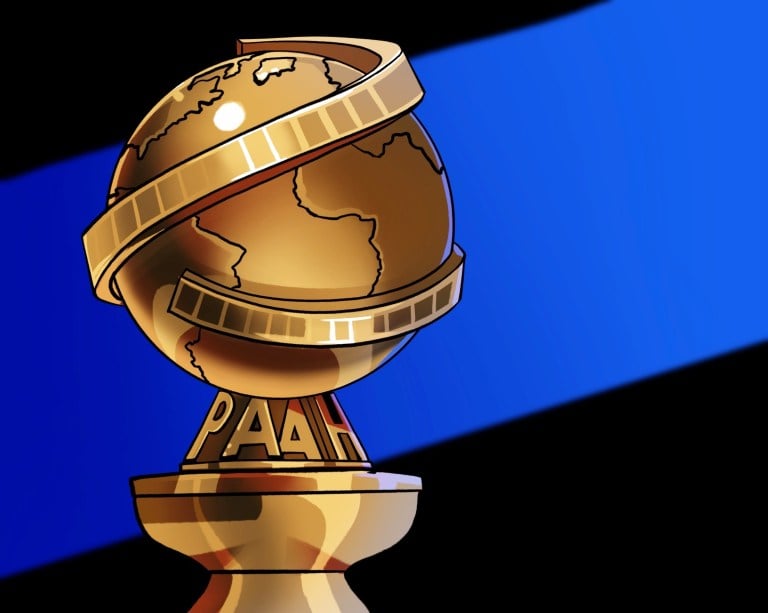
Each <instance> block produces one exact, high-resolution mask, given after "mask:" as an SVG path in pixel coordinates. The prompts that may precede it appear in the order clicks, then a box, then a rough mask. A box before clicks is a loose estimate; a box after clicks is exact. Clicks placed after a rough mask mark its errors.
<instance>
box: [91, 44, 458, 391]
mask: <svg viewBox="0 0 768 613" xmlns="http://www.w3.org/2000/svg"><path fill="white" fill-rule="evenodd" d="M363 42H364V41H358V40H347V39H318V40H317V41H312V40H306V39H300V40H299V39H284V40H272V41H261V42H260V41H241V47H242V48H243V49H248V50H249V51H248V52H247V55H243V56H240V57H237V58H234V59H232V60H229V61H227V62H222V63H221V64H218V65H216V66H214V67H211V68H209V69H206V70H204V71H202V72H201V73H199V74H198V75H195V76H194V77H192V78H191V79H189V80H188V81H186V82H185V83H182V84H181V85H179V86H178V87H177V88H176V89H174V90H173V91H172V92H171V93H170V94H168V96H167V97H166V98H165V99H163V100H162V101H161V102H160V103H159V104H158V105H157V106H156V107H155V108H154V109H153V110H152V111H150V113H149V114H148V115H147V116H146V118H145V119H144V121H143V122H142V123H141V125H140V126H139V128H138V129H137V130H136V132H135V133H134V134H133V136H132V137H131V139H130V140H129V142H128V144H127V145H126V147H125V149H124V151H123V153H122V155H121V156H120V159H119V161H118V163H117V166H116V169H115V173H114V176H113V180H112V186H111V191H110V196H109V199H108V207H107V210H106V212H105V213H104V214H103V215H102V216H101V217H100V218H99V219H98V220H97V221H96V223H95V224H94V225H93V226H92V227H91V228H90V229H89V230H88V231H87V232H86V233H85V237H84V240H85V245H86V253H87V254H88V261H89V262H90V265H91V269H92V272H93V273H94V274H93V277H92V280H93V282H94V284H95V290H96V294H97V296H99V297H101V298H103V299H105V300H107V301H110V302H120V301H122V303H123V304H124V305H125V306H126V307H127V308H128V310H129V311H130V313H131V315H132V317H133V318H134V320H135V321H136V323H137V324H138V325H139V327H140V328H141V329H142V331H143V332H144V333H145V335H146V336H147V338H148V339H149V340H150V341H151V342H152V343H153V344H154V345H155V346H156V347H157V348H158V349H159V350H160V351H162V352H163V353H164V354H165V355H166V356H167V357H168V358H169V359H171V360H172V361H174V362H175V363H176V364H178V365H179V366H181V367H182V368H183V369H184V370H186V371H187V372H188V373H190V374H192V375H193V376H195V377H197V378H199V379H202V380H203V381H206V382H209V383H211V384H213V385H215V386H217V387H220V388H224V389H231V390H237V391H238V392H240V393H243V394H247V395H250V396H260V397H265V398H284V397H293V396H310V395H313V394H318V393H322V392H325V391H329V390H333V389H337V388H339V387H342V386H344V385H347V384H349V383H352V382H353V381H356V380H357V379H359V378H361V377H363V376H365V375H367V374H369V373H370V372H372V371H373V370H375V369H376V368H378V367H379V366H381V365H382V364H384V363H385V362H386V361H387V360H388V359H389V358H391V357H392V356H393V355H395V353H396V352H397V351H399V350H400V349H401V348H402V347H403V346H404V345H405V344H406V343H407V342H408V341H409V340H410V338H411V337H412V336H413V334H414V333H415V332H416V331H417V330H418V329H419V328H421V327H423V326H425V325H427V324H429V323H431V322H433V321H435V320H436V319H438V318H439V317H441V316H443V315H444V314H446V313H447V312H448V311H450V310H451V309H452V308H453V307H454V306H455V305H456V303H457V302H458V301H459V299H460V295H461V279H462V272H463V259H464V256H463V253H462V251H461V249H460V248H459V247H458V246H456V245H455V244H454V243H453V204H452V199H451V194H450V190H449V187H448V181H447V176H446V172H445V168H444V167H443V163H442V161H441V159H440V156H439V154H438V152H437V149H436V148H435V147H434V145H433V143H432V141H431V139H430V137H429V135H428V134H427V132H426V130H425V129H424V128H423V126H422V125H421V124H420V123H419V121H418V120H417V119H416V117H415V116H413V115H412V114H410V113H409V112H408V111H410V109H411V108H412V106H413V105H414V104H415V103H416V102H418V100H419V99H420V98H421V96H422V95H423V92H422V90H421V87H420V86H419V84H418V81H417V80H416V78H415V76H414V75H413V72H412V70H411V68H410V65H409V64H408V62H407V60H406V59H405V57H404V56H403V55H402V53H401V52H400V50H399V49H398V48H397V46H396V45H392V44H391V43H383V42H378V41H374V42H372V43H371V45H370V48H369V49H367V48H365V46H363V45H362V43H363ZM293 45H296V46H295V47H294V46H293ZM311 50H314V51H316V52H318V53H319V52H320V51H323V52H328V53H333V55H330V56H321V55H314V54H311V53H310V51H311ZM377 58H378V59H377ZM345 61H349V62H351V64H345V63H343V62H345ZM238 109H239V110H238ZM375 109H379V111H381V112H380V113H378V112H374V111H375ZM233 113H234V115H233V116H234V119H232V118H231V117H230V115H232V114H233ZM382 113H383V114H382ZM228 117H229V119H227V118H228ZM217 118H218V119H217ZM222 118H223V119H222ZM225 120H226V121H233V122H235V121H240V124H238V127H237V128H236V129H233V130H232V131H230V132H228V131H225V130H222V125H223V126H224V127H229V124H226V121H225ZM225 124H226V125H225ZM232 125H234V123H233V124H232ZM333 126H336V127H335V128H334V127H333ZM318 143H320V144H318ZM318 147H319V148H318ZM276 151H280V152H282V153H280V155H277V154H276V153H275V152H276ZM214 155H215V156H216V160H217V161H216V162H215V163H214V162H213V161H212V160H213V157H212V156H214ZM243 156H245V157H243ZM246 158H247V160H246V161H245V162H244V161H243V160H244V159H246ZM270 160H271V161H270ZM275 160H281V161H279V163H278V162H277V161H275ZM262 162H263V163H262ZM233 177H236V178H233ZM99 227H103V228H105V229H103V231H102V230H99V229H98V228H99ZM106 228H108V230H109V231H107V229H106ZM100 233H102V234H100ZM109 237H111V238H109ZM112 239H114V240H112ZM110 241H112V242H111V243H110ZM99 245H101V246H99ZM109 245H112V246H111V247H110V246H109ZM94 250H96V251H98V252H99V253H98V254H97V253H96V251H94ZM110 288H111V290H110ZM299 373H301V374H302V376H301V379H300V381H299V380H298V379H297V376H298V374H299Z"/></svg>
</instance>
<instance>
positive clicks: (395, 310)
mask: <svg viewBox="0 0 768 613" xmlns="http://www.w3.org/2000/svg"><path fill="white" fill-rule="evenodd" d="M463 267H464V255H463V253H462V252H461V250H460V249H459V248H458V247H457V246H456V245H454V247H453V252H452V253H451V255H450V256H449V257H448V258H447V259H446V260H445V262H444V263H443V264H442V265H441V266H440V267H439V268H437V269H436V270H435V271H434V272H433V273H432V274H430V275H429V276H427V277H425V278H424V279H422V280H421V281H420V282H418V283H416V284H413V285H410V286H408V287H406V288H401V289H399V290H396V291H393V292H388V293H385V294H378V295H376V296H367V297H364V298H357V299H352V300H345V301H311V302H310V301H304V302H302V301H289V300H276V299H267V298H260V297H258V296H253V295H251V294H245V293H243V292H238V291H237V290H232V289H229V288H226V287H223V286H221V285H218V284H216V283H214V282H212V281H210V280H208V279H206V278H204V277H201V276H199V275H196V274H194V273H191V272H187V273H185V274H184V275H183V276H182V277H181V279H180V280H179V283H178V284H177V286H176V291H175V292H174V295H173V297H172V299H171V304H170V307H169V309H168V310H169V311H170V312H171V313H173V314H174V315H176V316H177V317H180V318H181V319H184V320H186V321H188V322H189V323H191V324H194V325H196V326H200V327H202V328H206V329H209V330H215V331H217V332H223V333H225V334H229V335H233V336H238V337H242V338H247V339H250V340H258V341H264V342H269V343H278V344H285V345H303V346H339V345H352V344H358V343H368V342H371V341H377V340H383V339H386V338H391V337H393V336H399V335H401V334H407V333H408V332H412V331H414V330H417V329H419V328H421V327H422V326H425V325H427V324H429V323H431V322H433V321H435V320H436V319H438V318H440V317H442V316H443V315H445V314H446V313H447V312H448V311H450V310H451V309H452V308H453V307H454V306H456V304H457V303H458V302H459V299H460V298H461V285H462V283H461V280H462V273H463Z"/></svg>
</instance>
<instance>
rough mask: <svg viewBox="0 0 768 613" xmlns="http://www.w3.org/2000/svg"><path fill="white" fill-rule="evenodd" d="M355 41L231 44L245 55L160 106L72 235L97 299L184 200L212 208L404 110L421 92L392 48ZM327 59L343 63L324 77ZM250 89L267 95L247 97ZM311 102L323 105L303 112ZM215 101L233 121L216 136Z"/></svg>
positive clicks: (172, 94) (191, 82)
mask: <svg viewBox="0 0 768 613" xmlns="http://www.w3.org/2000/svg"><path fill="white" fill-rule="evenodd" d="M358 42H359V43H362V45H360V44H356V43H355V41H354V39H347V40H343V41H342V40H337V39H330V38H326V39H316V40H302V39H280V40H271V41H270V40H265V41H257V40H254V41H241V42H240V48H241V49H246V48H247V49H248V52H246V53H247V55H241V56H240V57H238V58H237V59H236V60H232V61H228V62H223V63H221V64H218V65H216V66H213V67H211V68H209V69H208V70H206V71H203V72H202V73H199V74H197V75H195V76H194V77H193V78H191V79H190V80H189V81H187V82H185V83H182V84H181V85H179V87H177V88H176V89H175V90H173V91H172V92H170V93H169V94H168V96H166V98H164V99H163V100H161V101H160V102H159V103H158V104H157V105H156V106H155V108H154V109H153V110H152V111H150V113H149V114H148V115H147V117H146V118H145V120H144V121H143V122H142V124H141V125H140V126H139V128H138V129H137V131H136V132H135V133H134V135H133V136H132V137H131V139H130V140H129V143H128V146H127V147H126V149H125V151H124V153H123V155H122V156H121V159H120V161H119V162H118V165H117V168H116V171H115V175H114V177H113V181H112V185H111V188H110V200H109V205H110V208H109V209H108V210H107V211H106V212H105V213H104V214H103V215H102V216H101V217H100V218H99V219H98V220H97V221H96V222H95V223H94V224H93V225H92V226H91V228H89V230H88V231H87V232H86V233H85V235H84V237H83V240H84V243H85V250H86V257H87V259H88V263H89V267H90V270H91V280H92V282H93V284H94V286H95V289H96V293H97V295H98V296H99V297H100V298H102V299H104V300H110V301H119V300H120V296H119V294H118V295H114V291H113V295H110V293H109V291H110V290H113V288H110V287H109V283H110V282H111V277H112V275H113V274H114V272H115V270H116V269H117V267H119V265H120V264H121V263H122V261H123V260H124V258H125V257H127V256H128V255H130V254H131V252H132V251H133V249H132V247H134V246H135V245H132V243H133V241H135V240H136V239H140V238H141V237H142V236H144V235H146V234H147V233H149V234H154V233H157V232H159V231H161V230H162V229H165V227H168V225H170V224H171V223H173V221H174V220H178V217H175V215H176V214H177V213H180V212H182V211H183V210H184V209H186V208H187V207H189V206H190V205H191V204H193V203H194V202H196V201H198V200H200V199H203V198H205V197H209V198H208V199H207V200H206V201H205V202H204V203H202V204H203V206H205V205H210V204H212V203H214V202H216V201H217V200H219V199H221V198H214V199H212V198H210V196H211V194H215V193H216V192H218V191H219V190H222V189H224V188H226V187H228V186H230V187H231V186H233V185H236V184H238V183H241V182H242V183H244V185H240V186H238V187H237V188H236V189H230V190H229V191H228V192H225V194H231V193H234V192H235V191H239V190H242V189H246V188H247V187H252V186H253V185H256V184H258V183H260V182H262V181H264V180H266V179H267V178H271V177H273V176H275V175H277V174H279V173H281V172H285V171H286V170H289V169H290V168H293V167H295V166H296V165H297V164H298V163H303V162H306V161H308V160H310V159H312V158H314V157H317V156H319V155H321V154H322V153H324V152H327V151H328V150H330V149H331V148H334V147H338V146H340V145H342V144H344V143H346V142H349V140H350V138H351V137H356V136H359V135H360V134H365V133H367V132H369V131H370V130H371V129H373V128H375V127H376V126H378V125H380V124H382V123H384V122H386V121H388V120H391V119H393V118H395V117H397V116H398V115H400V114H402V113H403V112H405V111H407V110H408V109H410V108H412V107H413V106H415V105H416V104H417V103H418V102H419V100H420V99H421V97H422V96H423V91H422V89H421V86H420V84H419V82H418V80H417V79H416V77H415V75H414V74H413V71H412V69H411V68H410V65H409V64H408V62H407V60H406V59H405V56H404V55H403V54H402V52H401V51H400V49H399V47H397V46H396V45H394V44H392V43H387V42H383V41H358ZM299 49H300V50H301V51H299ZM302 51H303V52H302ZM286 53H290V56H286ZM308 54H312V55H308ZM336 55H340V56H341V57H343V58H344V59H345V60H346V61H347V62H348V65H345V64H341V66H340V67H339V69H338V70H337V71H334V68H335V67H336V66H338V65H339V63H338V62H337V61H335V60H334V56H336ZM249 64H251V66H249ZM297 64H298V66H297ZM356 65H357V66H360V67H361V68H363V69H366V68H367V69H368V70H367V71H366V72H367V74H366V72H363V71H361V70H360V69H359V68H357V66H356ZM291 72H295V73H298V74H300V76H301V78H302V81H301V86H295V85H293V86H292V85H291V84H288V85H286V86H284V87H280V85H281V83H280V77H281V76H283V73H291ZM249 75H252V79H249V78H246V77H247V76H249ZM361 77H365V78H364V79H362V78H361ZM337 79H344V81H338V80H337ZM268 81H269V87H264V86H265V85H266V83H267V82H268ZM275 83H278V85H277V86H275V85H274V84H275ZM350 83H352V84H353V85H352V86H351V87H349V85H350ZM258 87H264V89H265V90H269V94H268V95H254V92H253V90H254V88H258ZM275 88H277V91H273V89H275ZM319 99H323V104H322V106H319V105H317V104H312V103H314V102H316V101H317V100H319ZM216 102H218V103H219V104H218V109H219V111H220V110H221V109H225V110H226V109H233V111H234V112H237V111H236V109H238V108H239V109H240V110H239V112H241V113H242V114H243V120H242V121H241V122H240V123H237V124H236V125H235V127H233V128H231V129H230V128H229V126H228V125H227V124H224V127H222V121H218V122H217V121H216V118H217V116H220V115H219V114H218V111H216V112H214V111H213V109H210V111H211V112H209V113H205V112H204V111H205V110H206V107H208V106H211V105H213V104H214V103H216ZM225 105H232V106H225ZM234 105H236V106H234ZM328 107H332V109H333V111H332V113H333V116H334V118H335V119H336V120H335V121H334V119H332V118H331V116H330V115H328V113H327V111H326V110H325V109H326V108H328ZM224 115H227V113H225V114H224ZM209 116H210V118H209ZM230 121H231V122H232V123H234V121H235V120H234V119H232V120H230ZM180 125H183V128H182V129H181V130H180V129H178V126H180ZM233 131H236V134H235V135H234V136H236V137H235V138H232V136H233V135H232V134H230V132H233ZM246 179H249V180H248V181H246ZM126 194H127V195H126ZM195 212H197V211H187V212H186V215H185V216H189V215H190V214H194V213H195Z"/></svg>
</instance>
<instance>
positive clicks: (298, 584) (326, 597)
mask: <svg viewBox="0 0 768 613" xmlns="http://www.w3.org/2000/svg"><path fill="white" fill-rule="evenodd" d="M244 603H247V604H246V605H245V607H244ZM254 605H255V608H252V607H253V606H254ZM254 610H257V611H264V612H265V613H283V612H285V613H336V612H338V611H343V612H344V613H364V612H366V611H367V610H368V609H366V607H365V605H363V603H362V602H361V601H360V599H359V598H358V597H357V596H355V594H354V592H353V591H352V590H351V589H350V588H349V585H348V584H347V582H346V580H345V579H344V575H343V574H342V573H213V574H211V580H210V582H209V584H208V588H207V589H206V591H205V593H204V594H203V596H202V597H201V598H200V599H199V600H198V601H197V603H195V605H194V607H193V608H192V609H191V613H210V612H211V611H221V612H222V613H236V612H241V611H249V612H250V611H254Z"/></svg>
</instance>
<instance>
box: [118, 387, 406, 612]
mask: <svg viewBox="0 0 768 613" xmlns="http://www.w3.org/2000/svg"><path fill="white" fill-rule="evenodd" d="M229 397H230V396H229V394H228V393H226V392H220V393H219V396H217V398H216V400H215V401H214V404H213V407H212V411H211V415H212V416H209V419H208V420H207V421H206V424H205V425H204V428H203V430H202V432H203V433H204V435H203V436H201V437H198V440H197V441H196V442H195V443H194V444H193V446H192V449H191V450H190V454H189V455H188V456H187V463H185V464H183V465H182V470H181V471H180V472H178V473H174V474H168V475H155V476H146V477H137V478H135V479H133V480H132V487H133V496H134V501H135V505H136V514H137V516H138V519H139V522H140V523H141V525H142V527H143V528H144V531H145V532H146V533H147V535H148V536H149V537H150V538H152V539H153V540H155V541H157V542H158V543H161V544H162V545H165V546H166V547H169V548H171V549H173V550H175V551H178V552H180V553H182V554H184V555H186V556H188V557H190V558H192V559H194V560H196V561H197V562H199V563H200V564H202V565H203V566H204V567H205V568H207V569H208V570H209V571H210V572H211V579H210V582H209V585H208V588H207V589H206V591H205V592H204V594H203V595H202V597H201V598H200V599H199V600H198V602H197V603H196V604H195V606H194V607H193V609H192V611H195V612H197V613H214V612H219V611H222V612H234V611H263V612H265V613H310V612H311V613H332V612H342V613H355V612H358V611H366V610H367V609H366V608H365V606H364V605H363V603H362V602H361V601H360V600H359V599H358V598H357V596H355V594H354V593H353V592H352V590H351V588H350V587H349V586H348V585H347V582H346V580H345V578H344V572H345V571H346V570H347V568H349V566H351V565H352V564H354V563H355V562H358V561H359V560H362V559H364V558H367V557H370V556H372V555H374V554H376V553H379V552H380V551H383V550H384V549H387V548H389V547H391V546H392V545H394V544H395V543H397V542H398V541H399V540H400V539H401V538H402V537H403V536H405V534H406V533H407V532H408V530H409V529H410V527H411V525H412V523H413V519H414V517H415V515H416V506H417V502H418V494H419V492H420V491H421V479H420V478H418V477H412V476H408V475H398V474H392V473H378V472H374V471H371V470H370V465H369V464H367V461H366V458H365V457H363V454H364V452H363V450H362V448H361V447H360V446H359V444H358V441H357V439H356V437H354V436H353V435H354V432H353V431H352V430H351V429H350V428H349V427H348V422H347V421H346V416H344V414H343V412H341V410H340V407H338V405H337V404H336V403H335V399H334V398H333V397H332V395H328V396H326V397H325V398H324V399H323V398H314V397H313V398H310V399H302V401H301V402H299V401H297V402H296V403H294V404H295V407H296V408H297V411H298V409H301V408H302V407H303V409H305V410H306V413H302V415H310V416H311V415H315V416H316V417H318V418H319V417H322V416H323V415H324V414H328V415H330V416H331V417H333V418H334V420H335V423H334V424H333V425H334V428H335V429H334V430H328V429H326V430H325V432H326V433H335V435H336V437H337V439H338V440H339V441H340V442H339V444H338V449H339V450H341V451H343V449H344V447H343V445H342V444H341V441H347V447H348V450H349V455H352V456H354V459H353V460H350V459H349V458H348V457H345V458H341V457H337V458H335V459H333V461H331V460H329V459H328V458H325V459H324V460H320V461H317V460H314V461H313V460H311V459H308V460H307V459H305V460H304V461H297V460H293V461H291V460H284V459H283V460H275V461H269V460H261V461H258V460H257V461H253V460H243V459H242V458H240V461H238V460H237V459H236V458H237V456H236V454H234V453H233V455H232V457H233V458H234V459H233V460H232V461H227V462H225V461H222V462H218V463H215V462H211V461H210V459H212V457H213V455H210V456H206V455H205V454H206V453H208V454H213V452H214V451H215V452H216V453H217V454H218V453H223V451H221V450H222V449H230V450H233V449H235V448H234V447H231V446H229V443H227V442H225V440H231V438H232V436H235V437H237V434H236V432H237V429H236V428H233V429H232V434H231V435H230V434H226V431H227V429H226V422H228V421H229V420H230V418H232V416H237V418H236V422H237V423H247V424H252V423H253V421H252V418H251V413H252V414H254V415H255V413H254V412H253V411H255V409H248V408H247V407H252V406H262V408H263V412H262V417H263V419H262V420H261V422H260V426H261V427H262V430H264V429H266V425H267V424H266V421H267V419H266V418H267V416H268V415H271V414H272V412H273V411H272V409H274V405H276V404H277V405H278V406H282V405H283V404H286V402H285V401H281V402H279V403H278V402H272V401H260V402H259V401H254V400H253V399H250V398H245V397H243V398H237V397H235V398H232V399H231V402H230V400H228V398H229ZM227 403H229V404H231V407H232V411H224V409H223V408H222V404H227ZM286 406H288V410H290V403H288V404H287V405H286ZM329 407H332V410H331V411H330V412H328V410H327V409H328V408H329ZM225 408H226V407H225ZM238 408H240V409H241V410H238ZM249 411H250V412H249ZM286 414H287V413H286ZM243 416H245V421H244V422H243ZM298 416H299V413H298V412H297V413H296V415H295V416H294V417H292V418H291V419H294V420H295V423H300V422H299V421H298ZM214 417H215V418H216V419H215V420H214V419H213V418H214ZM289 417H290V415H289ZM285 420H286V417H285V416H283V421H285ZM310 421H311V423H312V424H314V425H315V426H316V427H317V426H319V425H320V420H319V419H310ZM289 423H294V422H289ZM300 430H301V429H300V428H297V429H296V432H299V431H300ZM249 432H250V433H251V434H250V435H259V436H261V434H259V432H261V431H259V432H253V431H249ZM307 432H309V430H307ZM211 433H213V434H215V435H219V436H220V438H219V439H216V438H210V437H211V436H213V435H211ZM339 434H346V435H347V436H341V437H339V436H338V435H339ZM221 435H225V436H223V437H222V436H221ZM287 438H288V439H289V440H290V438H291V436H290V433H289V435H288V437H287ZM236 440H237V439H236ZM316 440H320V437H318V439H316ZM326 441H327V445H326V447H324V448H332V446H331V444H330V442H328V441H331V438H330V434H328V436H327V437H326ZM294 442H295V443H297V444H298V443H299V442H300V441H298V440H295V441H294ZM305 444H306V443H305ZM211 445H213V447H211ZM284 446H285V445H284ZM206 449H207V451H206ZM201 454H202V455H201ZM206 459H207V460H209V461H206V462H204V461H203V460H206ZM342 460H343V461H342ZM329 464H330V465H331V466H328V465H329ZM344 464H347V465H349V466H344ZM213 466H216V468H212V467H213ZM230 466H231V467H232V468H231V469H230V468H229V467H230ZM246 466H248V467H249V468H245V467H246ZM222 467H226V468H227V470H224V469H223V468H222ZM256 467H258V469H257V468H256Z"/></svg>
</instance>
